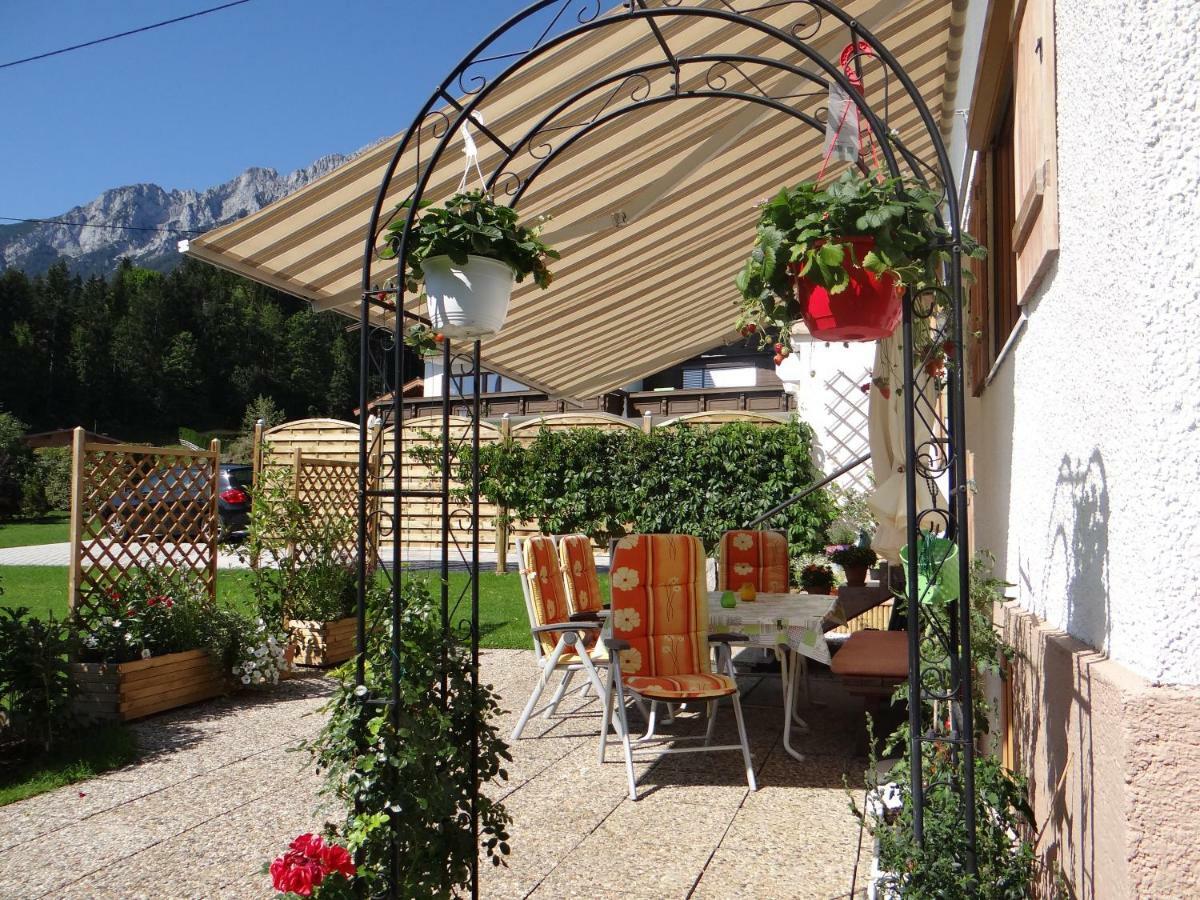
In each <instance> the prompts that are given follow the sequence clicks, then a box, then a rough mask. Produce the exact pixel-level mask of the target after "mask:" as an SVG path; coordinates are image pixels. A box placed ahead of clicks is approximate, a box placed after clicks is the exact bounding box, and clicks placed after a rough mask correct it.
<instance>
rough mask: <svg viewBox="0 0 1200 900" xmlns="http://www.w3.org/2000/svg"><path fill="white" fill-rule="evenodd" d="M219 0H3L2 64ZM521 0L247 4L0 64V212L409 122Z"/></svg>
mask: <svg viewBox="0 0 1200 900" xmlns="http://www.w3.org/2000/svg"><path fill="white" fill-rule="evenodd" d="M220 2H221V0H2V2H0V63H4V62H8V61H10V60H13V59H19V58H23V57H26V56H32V55H34V54H36V53H41V52H44V51H48V50H55V49H58V48H60V47H65V46H68V45H70V44H75V43H80V42H83V41H87V40H92V39H94V38H98V37H104V36H106V35H109V34H113V33H116V32H120V31H125V30H128V29H131V28H137V27H140V26H142V25H147V24H151V23H153V22H158V21H162V20H163V19H169V18H174V17H176V16H181V15H186V14H188V13H191V12H196V11H198V10H201V9H206V8H208V7H212V6H217V5H219V3H220ZM525 5H526V0H251V2H249V3H246V4H244V5H242V6H236V7H233V8H230V9H227V10H222V11H220V12H216V13H213V14H211V15H207V16H202V17H200V18H198V19H192V20H189V21H186V22H180V23H177V24H174V25H168V26H166V27H165V28H160V29H156V30H154V31H150V32H147V33H145V34H140V35H133V36H131V37H127V38H122V39H120V40H117V41H112V42H109V43H106V44H101V45H99V46H96V47H89V48H85V49H82V50H77V51H74V52H72V53H67V54H63V55H61V56H55V57H51V58H49V59H45V60H39V61H36V62H31V63H27V64H25V65H20V66H14V67H12V68H9V69H0V98H3V100H2V106H0V110H2V112H0V123H2V124H0V215H5V216H27V217H46V216H53V215H57V214H60V213H62V212H65V211H66V210H68V209H70V208H71V207H72V206H76V205H78V204H80V203H84V202H87V201H88V200H91V199H93V198H94V197H95V196H96V195H97V194H99V193H100V192H101V191H103V190H105V189H107V188H110V187H117V186H120V185H125V184H134V183H137V182H154V183H157V184H161V185H163V186H164V187H166V188H206V187H209V186H211V185H213V184H217V183H219V182H222V181H225V180H227V179H229V178H232V177H233V176H234V175H236V174H238V173H239V172H241V171H242V170H243V169H245V168H247V167H248V166H252V165H257V166H267V167H270V168H274V169H278V170H279V171H281V172H286V171H291V170H292V169H295V168H298V167H300V166H304V165H307V164H308V163H310V162H312V161H313V160H314V159H316V158H317V157H319V156H323V155H324V154H326V153H333V152H341V153H346V152H350V151H353V150H356V149H358V148H359V147H361V146H363V145H364V144H367V143H370V142H371V141H374V140H375V139H377V138H380V137H383V136H385V135H390V134H394V133H396V132H398V131H402V130H403V129H404V128H406V127H407V126H408V122H409V119H410V118H411V116H412V114H413V113H414V112H415V111H416V109H417V108H418V107H419V106H420V104H421V103H423V102H424V100H425V99H426V97H427V96H428V93H429V91H430V90H431V89H432V88H433V87H435V86H436V84H437V83H438V82H439V81H440V80H441V79H442V77H443V76H444V75H445V74H446V72H447V71H449V70H450V68H452V67H453V65H454V64H455V63H456V62H457V61H458V59H459V58H460V57H461V56H462V55H463V54H464V53H465V52H466V51H467V50H469V49H470V48H471V47H473V46H474V45H475V43H477V42H478V40H479V39H481V38H482V37H483V36H484V35H485V34H486V33H487V32H488V31H490V30H491V28H492V27H494V26H495V25H496V24H499V23H500V22H501V21H502V20H503V19H505V18H507V17H508V16H509V15H511V14H512V13H514V12H516V11H518V10H520V9H521V8H523V7H524V6H525Z"/></svg>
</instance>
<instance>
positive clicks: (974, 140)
mask: <svg viewBox="0 0 1200 900" xmlns="http://www.w3.org/2000/svg"><path fill="white" fill-rule="evenodd" d="M1056 114H1057V107H1056V100H1055V55H1054V0H993V2H992V4H991V5H990V7H989V10H988V19H987V22H986V23H985V26H984V35H983V44H982V48H981V52H980V59H979V66H978V75H977V77H976V83H975V91H974V94H973V96H972V100H971V119H970V121H969V122H968V134H967V140H968V144H969V145H970V147H971V148H972V149H974V150H975V151H976V154H977V155H976V164H975V169H974V177H973V179H972V182H971V188H970V201H969V218H968V221H967V230H968V231H970V232H971V233H972V234H973V235H974V236H975V237H976V238H977V239H979V240H980V241H981V242H982V243H983V244H984V245H985V246H986V247H987V248H988V250H989V258H988V260H987V261H986V262H974V261H973V262H972V266H971V268H972V271H973V272H974V274H975V277H976V283H975V285H974V286H973V287H972V288H971V292H970V295H969V299H970V322H971V331H972V334H973V337H972V339H971V340H970V342H969V347H970V349H969V353H970V357H971V376H972V387H973V390H974V392H975V394H976V395H978V394H979V393H980V391H982V390H983V388H984V385H985V383H986V380H987V376H988V373H989V372H990V371H991V369H992V368H993V366H994V365H995V363H996V361H997V359H999V357H1000V354H1001V351H1002V350H1003V348H1004V346H1005V344H1006V343H1007V342H1008V340H1009V337H1010V335H1011V334H1012V331H1013V328H1014V327H1015V326H1016V324H1017V322H1018V320H1019V318H1020V311H1021V306H1022V305H1024V304H1025V303H1026V302H1027V301H1028V300H1029V299H1030V297H1032V296H1033V293H1034V291H1035V290H1036V289H1037V287H1038V285H1039V284H1040V283H1041V281H1042V279H1043V278H1044V277H1045V275H1046V273H1047V271H1049V269H1050V266H1051V264H1052V263H1053V261H1054V259H1055V258H1056V257H1057V255H1058V188H1057V184H1058V180H1057V130H1056V128H1057V126H1056V122H1057V115H1056Z"/></svg>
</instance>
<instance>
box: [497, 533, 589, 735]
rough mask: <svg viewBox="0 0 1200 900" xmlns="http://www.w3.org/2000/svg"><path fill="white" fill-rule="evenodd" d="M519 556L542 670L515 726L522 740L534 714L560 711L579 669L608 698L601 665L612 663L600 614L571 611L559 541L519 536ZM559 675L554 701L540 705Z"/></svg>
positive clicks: (552, 713)
mask: <svg viewBox="0 0 1200 900" xmlns="http://www.w3.org/2000/svg"><path fill="white" fill-rule="evenodd" d="M517 555H518V556H519V557H520V559H521V567H520V572H521V590H522V593H523V594H524V595H525V609H526V611H527V612H528V613H529V623H530V634H531V636H532V638H533V654H534V658H535V660H536V662H537V665H538V670H539V671H538V679H537V683H536V684H534V686H533V692H532V693H531V694H530V696H529V702H528V703H526V704H525V709H524V710H523V711H522V713H521V718H520V719H519V720H518V721H517V727H516V728H514V729H513V733H512V739H513V740H514V741H515V740H520V738H521V732H523V731H524V730H525V726H526V724H528V722H529V719H530V718H531V717H532V716H534V715H536V714H537V713H542V714H544V715H545V717H546V718H547V719H549V718H550V717H551V716H553V715H554V714H555V713H556V712H557V711H558V704H559V703H560V702H561V701H562V698H563V695H564V694H566V692H567V688H569V687H570V684H571V679H572V678H574V677H575V674H576V673H577V672H583V673H584V674H585V676H586V677H587V679H588V683H589V684H591V685H592V686H593V687H594V688H595V689H596V696H598V697H599V698H600V700H601V702H603V701H604V699H605V697H606V691H605V687H604V683H603V682H602V681H601V680H600V675H599V674H598V672H597V671H596V667H597V666H601V667H603V666H607V665H608V653H607V650H606V649H605V647H604V646H603V644H600V643H599V642H598V638H599V635H600V629H601V623H600V621H599V619H598V618H597V617H596V616H595V615H594V614H585V615H584V616H582V617H580V618H575V617H573V616H571V614H570V611H569V608H568V606H567V599H566V588H565V586H564V585H563V579H562V572H561V571H560V570H559V565H558V557H557V555H556V554H555V552H554V541H553V539H552V538H549V537H544V536H538V537H532V538H529V539H527V540H524V541H521V540H518V541H517ZM555 674H559V675H560V679H559V683H558V686H557V687H556V688H555V689H554V694H553V696H552V697H551V698H550V702H549V703H548V704H546V706H544V707H542V708H541V709H538V708H537V703H538V700H540V699H541V696H542V692H543V691H545V689H546V685H547V682H548V681H549V680H550V678H552V677H553V676H554V675H555Z"/></svg>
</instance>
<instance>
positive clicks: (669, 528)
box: [423, 419, 836, 552]
mask: <svg viewBox="0 0 1200 900" xmlns="http://www.w3.org/2000/svg"><path fill="white" fill-rule="evenodd" d="M813 439H814V438H813V432H812V429H811V428H809V426H808V425H806V424H804V423H803V422H800V421H798V420H796V419H793V420H792V421H791V422H789V423H787V424H782V425H779V426H774V427H772V426H768V427H762V426H759V425H751V424H747V423H741V422H735V423H730V424H727V425H722V426H720V427H718V428H702V427H694V426H688V425H675V426H671V427H666V428H655V429H652V430H651V431H650V432H649V433H645V432H642V431H640V430H635V429H632V428H630V429H621V430H619V431H602V430H600V429H596V428H572V429H549V428H543V429H542V430H541V431H539V432H538V435H537V437H536V438H535V439H534V440H533V441H531V442H530V443H528V444H525V445H522V444H519V443H517V442H515V441H510V442H502V443H496V444H488V445H484V446H482V447H481V448H480V454H479V466H480V489H481V493H482V494H483V496H484V497H486V498H487V500H488V501H489V502H491V503H494V504H496V505H497V506H498V507H500V508H501V509H502V510H503V511H504V512H503V513H502V514H503V515H507V517H508V519H509V520H510V521H513V520H515V521H529V522H535V523H536V524H537V526H538V528H539V530H541V531H543V532H546V533H549V534H568V533H582V534H586V535H588V536H589V537H591V538H593V539H594V540H596V541H599V542H601V543H605V542H607V541H608V540H609V539H610V538H613V537H620V536H621V535H623V534H628V533H659V534H662V533H684V534H694V535H698V536H699V537H700V538H701V539H702V540H703V541H704V545H705V547H706V548H707V549H708V550H710V551H711V550H713V549H714V548H715V547H716V545H717V542H718V541H719V540H720V537H721V535H722V534H723V533H724V532H726V531H729V530H730V529H735V528H742V527H744V526H745V525H746V523H747V522H749V521H750V520H751V519H754V518H755V517H757V516H758V515H761V514H763V513H765V512H767V511H768V510H769V509H771V507H773V506H775V505H777V504H778V503H780V502H782V501H783V500H786V499H787V498H789V497H791V496H793V495H794V494H796V493H798V492H799V491H800V490H802V489H803V488H804V487H806V486H808V485H810V484H813V483H814V482H816V481H818V480H820V478H821V474H822V473H821V472H820V470H819V469H818V468H817V466H816V465H815V464H814V463H813V461H812V442H813ZM423 452H424V453H425V454H426V456H425V457H424V459H423V461H425V462H427V463H428V464H430V465H433V466H435V467H437V466H438V465H440V463H439V456H438V449H437V446H436V444H432V445H430V446H429V447H428V448H426V450H425V451H423ZM466 452H467V451H464V452H463V454H462V455H460V458H459V459H458V460H457V463H458V469H457V471H456V478H457V479H458V480H459V481H460V483H469V481H470V462H469V459H468V458H467V456H466ZM835 512H836V510H835V507H834V504H833V501H832V499H831V498H830V496H829V494H827V493H826V492H825V491H816V492H814V493H813V494H811V495H809V497H807V498H806V499H804V500H802V501H801V502H799V503H797V504H795V505H793V506H791V507H789V508H788V509H787V510H785V511H784V512H783V513H780V514H779V515H778V516H776V517H775V518H773V519H772V520H771V521H770V522H769V523H767V525H766V526H764V527H772V528H779V529H781V530H783V531H784V532H785V533H786V534H787V537H788V541H789V544H790V545H791V547H792V548H793V550H794V551H795V552H803V551H811V550H816V549H819V548H820V547H821V546H822V544H823V542H824V535H825V531H826V529H827V528H828V526H829V523H830V522H831V521H832V519H833V517H834V515H835Z"/></svg>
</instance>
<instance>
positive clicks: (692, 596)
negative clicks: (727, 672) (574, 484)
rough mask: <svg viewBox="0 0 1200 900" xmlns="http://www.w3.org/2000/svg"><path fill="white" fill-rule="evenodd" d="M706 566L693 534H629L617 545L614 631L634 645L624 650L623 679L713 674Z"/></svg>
mask: <svg viewBox="0 0 1200 900" xmlns="http://www.w3.org/2000/svg"><path fill="white" fill-rule="evenodd" d="M704 565H705V563H704V545H703V544H702V543H701V542H700V539H699V538H696V537H693V536H691V535H686V534H642V535H627V536H626V537H623V538H621V539H620V540H619V541H618V542H617V546H616V549H615V550H614V551H613V557H612V566H611V576H610V579H611V583H612V631H613V637H616V638H620V639H622V640H625V641H628V642H629V644H630V649H628V650H622V651H621V671H622V674H624V675H642V676H652V677H657V676H679V675H701V674H702V675H711V674H712V663H711V657H710V654H709V649H708V591H707V590H706V588H705V577H704ZM631 684H632V682H631Z"/></svg>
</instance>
